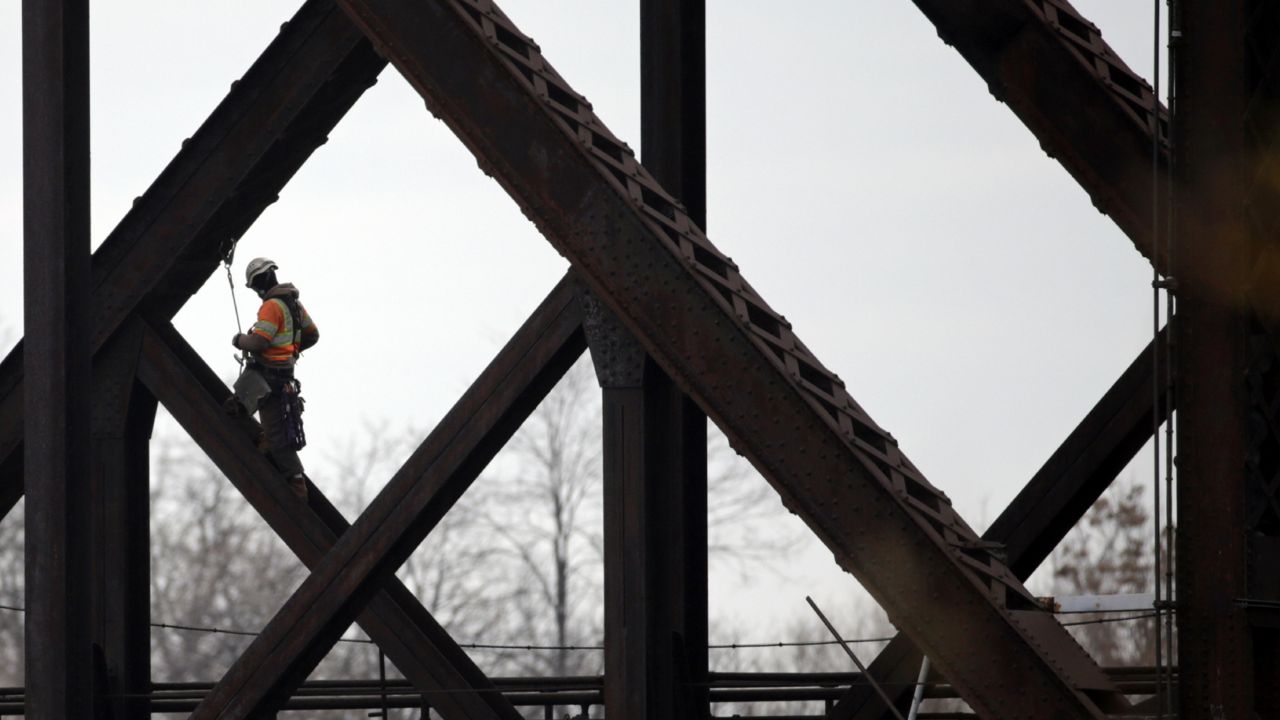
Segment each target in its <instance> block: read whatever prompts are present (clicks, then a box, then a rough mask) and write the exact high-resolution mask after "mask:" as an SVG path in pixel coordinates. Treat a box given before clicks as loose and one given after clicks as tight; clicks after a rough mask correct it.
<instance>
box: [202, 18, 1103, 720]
mask: <svg viewBox="0 0 1280 720" xmlns="http://www.w3.org/2000/svg"><path fill="white" fill-rule="evenodd" d="M342 5H343V7H344V8H346V9H348V10H349V11H350V12H351V15H352V17H353V19H355V21H356V22H357V24H358V25H360V26H361V27H362V28H363V29H364V30H365V32H366V33H367V34H368V35H369V36H370V37H371V38H373V39H374V41H375V44H376V45H377V46H378V47H379V48H380V51H381V52H383V54H384V55H386V56H388V57H389V59H390V60H391V61H392V63H393V64H395V65H396V66H397V68H398V69H399V70H400V71H401V73H402V74H404V75H405V77H406V78H407V79H409V80H410V82H411V83H412V84H413V85H414V86H415V87H416V88H417V89H418V90H419V92H420V93H421V94H422V95H423V96H424V98H426V99H427V102H428V107H430V108H432V110H433V112H436V113H437V114H439V115H440V116H442V117H443V119H444V120H445V121H446V122H447V123H448V124H449V125H450V126H451V127H452V128H453V129H454V130H455V132H457V133H458V134H459V136H460V137H461V138H462V139H463V140H464V142H466V143H467V144H468V146H469V147H471V149H472V151H473V152H475V154H476V155H477V157H478V158H479V159H480V162H481V165H482V167H485V168H487V170H488V171H489V172H491V173H492V174H493V175H494V176H495V177H496V178H497V179H498V180H499V182H501V183H502V184H503V186H504V187H505V188H506V189H507V190H508V191H509V192H510V193H511V194H512V196H513V197H514V198H515V199H516V200H517V202H519V203H520V205H521V206H522V208H523V209H524V210H525V212H526V213H527V214H528V215H529V216H530V217H531V218H532V219H533V220H534V222H535V223H537V224H538V225H539V227H540V228H541V229H542V231H543V233H544V235H546V236H547V237H548V238H549V239H550V240H551V241H552V242H553V243H554V244H555V245H556V246H557V248H558V249H560V251H561V252H562V253H564V254H565V255H566V256H568V257H569V259H570V260H571V262H573V264H574V266H575V268H576V269H577V270H578V272H580V273H581V275H582V277H583V280H584V282H586V283H587V284H588V285H589V286H590V287H591V289H592V290H593V291H594V292H595V293H597V294H598V295H599V296H600V297H601V298H602V299H603V300H604V301H605V302H606V303H607V304H609V305H610V307H611V308H612V309H613V310H614V311H615V312H616V313H617V314H618V315H619V317H620V318H621V319H622V320H623V322H624V323H626V324H627V326H628V327H629V329H631V331H632V332H633V333H634V334H635V335H636V336H637V338H638V339H639V340H640V341H641V342H642V343H643V344H644V345H645V347H646V349H647V350H648V351H649V352H650V354H651V355H653V356H654V357H655V359H657V360H658V362H659V363H660V364H661V365H662V366H663V369H664V370H665V371H666V372H667V373H668V374H670V375H671V376H672V377H673V378H675V379H676V380H677V382H678V383H680V385H681V387H682V388H683V389H684V390H685V391H686V392H687V393H688V394H689V395H690V396H691V397H692V398H694V399H695V401H697V402H698V403H699V405H700V406H701V408H702V409H703V410H704V411H706V412H707V413H708V415H709V416H711V417H713V418H715V419H716V420H717V422H718V423H719V424H720V426H721V428H722V429H723V430H725V431H726V433H727V434H728V435H729V436H730V438H731V439H733V440H734V441H735V443H736V444H737V446H738V447H739V449H740V450H741V451H743V452H744V454H746V455H747V456H748V457H749V458H750V459H751V460H752V461H753V462H754V463H755V464H756V466H757V468H759V469H760V470H761V471H762V473H763V474H764V475H765V476H766V478H767V479H768V480H769V481H770V482H771V483H773V484H774V486H775V487H776V488H777V489H778V490H779V492H780V493H781V494H782V495H783V498H784V501H786V502H788V504H789V505H791V507H792V509H793V510H795V511H796V512H797V513H798V514H799V515H800V516H801V517H803V518H804V519H805V520H806V521H807V522H809V524H810V526H811V527H812V528H813V529H814V530H815V532H817V533H818V535H819V536H820V537H821V538H822V539H823V540H824V541H825V542H826V543H827V544H828V546H830V547H831V548H832V549H833V550H834V551H835V552H836V554H837V559H838V560H839V561H840V562H841V564H842V565H844V566H845V567H846V568H847V569H849V570H850V571H852V572H854V573H855V574H856V575H857V576H858V577H859V578H860V579H861V580H862V581H863V584H864V585H866V586H867V587H868V588H869V589H870V590H871V592H872V593H873V595H875V596H876V597H877V598H878V599H879V600H880V602H881V604H882V605H883V606H885V607H886V608H887V609H888V610H889V612H890V614H891V616H892V617H893V618H894V619H895V621H896V622H897V623H898V624H899V626H900V627H903V628H904V630H905V631H906V632H907V633H908V634H909V635H912V636H913V639H914V640H916V642H917V643H919V644H920V645H922V646H923V647H924V648H925V650H926V651H927V652H929V654H930V656H931V657H934V658H935V660H936V661H937V663H938V664H939V665H940V666H941V667H942V669H943V671H944V672H945V673H946V674H947V676H948V677H949V678H951V680H952V682H953V683H954V684H955V685H956V686H957V687H958V688H959V689H960V690H961V693H962V694H963V695H964V696H965V697H966V699H967V700H969V702H970V704H971V705H973V706H974V707H975V708H977V709H979V710H980V711H985V712H991V713H995V712H1001V713H1008V712H1011V711H1012V712H1019V711H1021V710H1025V711H1026V712H1033V711H1035V712H1045V711H1046V708H1049V712H1060V713H1062V714H1063V715H1064V716H1080V717H1088V716H1096V715H1098V714H1099V713H1100V707H1099V706H1101V707H1102V708H1111V707H1123V706H1124V704H1125V703H1124V701H1123V699H1122V698H1121V697H1120V696H1119V695H1118V693H1116V692H1115V691H1114V689H1113V688H1111V687H1110V686H1109V684H1108V683H1107V682H1106V681H1105V679H1104V678H1102V676H1101V674H1100V673H1099V672H1098V671H1097V668H1096V666H1094V665H1093V664H1092V663H1091V661H1090V660H1089V659H1088V658H1087V656H1085V655H1084V653H1083V652H1082V651H1081V650H1080V649H1079V648H1078V647H1077V646H1075V645H1074V644H1073V643H1072V642H1071V641H1070V640H1069V639H1068V637H1067V636H1066V634H1065V631H1063V629H1062V628H1061V626H1060V625H1058V624H1057V623H1056V622H1055V621H1054V620H1053V619H1052V617H1051V616H1050V615H1048V614H1047V613H1045V612H1044V611H1043V610H1042V609H1040V608H1039V607H1038V606H1037V605H1036V604H1035V603H1034V601H1033V599H1032V598H1030V597H1029V596H1028V595H1027V593H1026V591H1025V589H1023V588H1022V587H1021V584H1020V583H1019V582H1018V581H1017V579H1016V578H1015V577H1014V576H1013V574H1012V573H1011V572H1010V570H1009V569H1008V568H1007V567H1006V566H1005V565H1004V563H1003V562H1002V561H1001V560H1000V559H999V558H998V557H997V556H996V555H994V554H993V553H992V552H991V551H990V550H991V548H990V547H989V545H987V544H984V543H983V542H982V541H981V540H980V539H979V538H977V536H976V535H975V534H974V533H973V532H972V530H971V529H969V528H968V526H967V525H965V524H964V523H963V521H962V520H960V519H959V517H958V516H956V514H955V513H954V511H952V509H951V507H950V504H949V502H947V501H946V498H945V497H944V496H942V495H941V493H939V492H938V491H936V489H934V488H933V487H932V486H931V485H930V484H929V483H928V482H927V481H926V480H925V479H924V478H923V477H922V476H921V475H920V474H919V472H918V471H917V470H916V469H915V468H914V467H913V466H912V465H911V464H910V462H909V461H907V460H906V459H905V457H903V456H902V454H901V453H900V452H899V451H898V450H897V447H896V443H894V442H893V441H892V439H891V438H889V437H888V436H887V434H885V433H884V432H883V431H882V430H880V429H879V428H878V427H877V426H876V425H875V423H874V422H873V421H871V420H870V418H869V417H867V416H866V414H865V413H864V412H863V411H862V410H861V408H859V407H858V406H857V405H856V403H854V402H853V401H852V399H851V398H850V397H849V396H848V394H847V393H846V392H845V391H844V389H843V386H842V384H841V383H840V382H839V380H838V379H836V378H835V377H834V376H833V375H831V374H830V373H829V372H827V371H826V370H825V369H824V368H823V367H822V365H821V363H820V362H818V361H817V359H816V358H814V357H813V356H812V354H810V353H809V352H808V351H807V349H805V348H804V346H803V345H802V344H801V343H799V342H798V340H796V338H795V337H794V335H793V334H792V333H791V332H790V328H789V327H788V326H787V324H786V323H785V321H783V320H782V319H781V318H780V317H779V316H778V315H776V314H775V313H773V312H772V311H771V310H770V309H769V308H768V306H767V304H765V303H764V302H763V300H762V299H761V298H760V297H759V296H758V295H756V294H755V293H754V292H753V291H752V290H751V288H750V286H748V285H747V284H746V283H745V282H743V281H742V279H741V276H740V275H739V274H738V272H737V268H736V267H734V266H733V264H732V263H731V262H730V261H728V260H727V258H725V257H724V256H723V255H722V254H720V253H719V252H718V251H717V250H716V249H715V248H714V246H712V245H711V244H710V243H709V242H708V241H707V240H706V238H705V237H704V236H702V234H701V232H700V231H699V229H698V228H697V227H696V226H694V225H693V224H692V223H690V222H689V220H688V218H687V216H685V214H684V213H683V210H682V209H681V208H680V206H679V204H678V202H676V201H675V200H674V199H673V198H671V197H670V196H669V195H667V194H666V193H665V192H664V191H663V190H662V189H661V188H660V187H659V186H658V185H657V183H655V182H653V180H652V178H651V177H649V176H648V173H646V172H645V171H644V169H643V168H642V167H640V166H639V165H638V164H637V163H636V162H635V160H634V158H633V157H632V156H631V154H630V152H629V151H628V150H627V149H626V148H625V146H624V145H623V144H622V143H620V142H618V140H617V139H616V138H615V137H614V136H612V134H611V133H609V132H608V130H607V129H606V128H604V126H603V125H602V124H601V123H600V122H599V120H598V119H597V118H595V116H594V115H593V114H592V113H591V112H590V110H589V106H588V105H587V103H586V102H585V100H583V99H582V98H581V97H580V96H578V95H576V94H575V93H573V91H572V90H571V89H570V88H569V87H568V86H567V85H566V84H565V83H564V82H563V80H561V79H560V78H559V77H558V76H557V75H556V74H555V72H554V71H553V70H551V69H550V67H549V66H547V65H546V64H545V62H543V60H542V58H541V55H540V54H539V52H538V50H537V48H536V46H534V45H533V43H532V42H531V41H529V40H528V39H527V38H526V37H525V36H524V35H523V34H521V33H520V32H519V30H518V29H516V28H515V27H514V26H513V25H511V24H510V22H509V21H508V20H507V19H506V18H505V17H504V16H503V15H502V14H501V13H500V12H499V11H497V10H496V8H495V7H493V6H492V5H491V4H489V3H472V2H437V3H409V2H404V1H401V0H382V1H379V0H371V1H369V2H357V1H354V0H353V1H350V2H343V3H342ZM762 408H769V409H771V410H772V412H771V413H770V412H767V411H765V412H762V410H761V409H762ZM458 462H460V460H459V459H457V458H450V457H447V456H442V458H441V459H440V460H439V461H438V463H437V464H438V465H439V467H435V468H432V469H431V470H430V471H429V472H427V473H426V474H425V475H424V476H423V481H422V482H415V481H414V480H413V479H411V478H409V477H408V476H407V475H398V476H397V478H395V479H393V480H392V482H391V483H390V484H388V486H387V488H386V489H384V490H383V492H382V493H380V494H379V496H378V497H377V498H376V499H375V500H374V501H373V502H372V503H371V504H370V506H369V508H368V509H367V510H366V511H365V513H363V514H362V516H361V517H360V519H358V520H357V521H356V523H355V525H353V526H352V528H351V530H350V531H349V532H348V533H346V534H345V535H344V536H343V537H342V538H341V539H340V540H339V542H338V544H337V545H336V546H335V548H334V550H333V551H332V552H331V553H330V554H329V556H328V557H326V558H325V559H324V560H323V561H322V562H321V563H320V564H319V566H317V567H316V569H315V570H314V572H313V573H312V575H311V576H310V577H309V578H308V579H307V580H306V581H305V582H304V583H303V585H302V586H301V587H300V588H299V590H298V592H297V593H295V595H294V596H293V598H291V599H290V601H289V603H288V604H286V607H285V608H284V609H283V610H282V611H281V612H280V613H279V614H278V615H277V616H276V618H274V619H273V620H272V621H271V623H269V624H268V626H267V627H266V628H265V629H264V631H263V633H262V634H261V635H259V636H258V638H257V639H256V640H255V641H254V643H253V644H252V645H251V646H250V648H249V649H248V650H246V652H245V654H244V655H243V656H242V657H241V658H240V660H239V661H237V663H236V664H235V665H234V666H233V667H232V669H231V670H230V671H229V672H228V674H227V675H226V676H225V677H224V678H223V680H222V681H221V682H219V683H218V685H217V686H216V687H215V688H214V690H213V692H212V693H210V695H209V696H208V697H207V698H206V700H205V702H204V703H202V705H201V706H200V708H198V709H197V711H196V714H195V716H196V717H209V718H212V717H244V716H247V715H250V714H254V713H257V712H260V711H262V710H264V709H270V708H271V707H272V704H273V703H274V702H278V700H279V698H280V697H282V695H283V694H284V693H285V692H287V690H288V689H290V682H291V680H292V679H294V678H298V679H300V678H301V677H302V676H305V674H306V673H307V672H308V671H309V670H310V668H311V667H313V666H314V664H315V663H316V662H318V661H319V659H320V658H321V657H322V656H323V654H324V653H325V652H327V650H328V647H329V645H331V643H332V642H333V641H334V640H336V638H337V636H338V634H340V633H341V631H342V629H343V628H345V624H346V623H347V622H349V621H350V620H351V619H352V618H353V617H354V616H355V614H356V613H357V612H358V611H359V610H360V608H361V607H362V602H363V600H362V596H363V595H364V594H365V593H366V592H367V588H369V587H373V586H376V582H377V580H378V579H379V578H381V577H385V576H386V575H387V574H389V573H390V572H392V571H394V569H395V567H396V566H398V564H399V563H400V562H401V561H403V559H404V558H405V557H407V555H408V553H409V552H411V551H412V549H413V547H414V546H416V544H417V542H420V540H421V539H422V536H423V535H425V532H424V530H423V528H424V527H428V526H429V525H430V523H431V522H433V521H434V520H435V519H436V518H437V516H438V513H439V508H438V507H437V499H436V496H437V491H436V489H435V487H434V486H436V485H437V484H439V483H442V482H444V479H445V478H447V477H448V476H449V475H450V474H452V473H453V472H456V468H457V463H458ZM872 545H876V547H875V548H871V547H870V546H872ZM979 637H980V638H981V640H982V642H981V644H980V645H979V644H977V643H976V641H977V640H978V638H979ZM996 667H999V668H1000V669H1001V671H1002V672H999V673H993V672H990V671H991V670H992V669H994V668H996ZM1004 684H1007V686H1006V687H1003V688H1001V687H999V686H1000V685H1004ZM1015 688H1017V690H1015ZM1019 690H1020V691H1021V692H1019ZM1019 696H1020V697H1021V698H1023V700H1021V702H1022V703H1025V704H1024V705H1022V706H1021V707H1019V702H1020V701H1019V700H1018V697H1019ZM1028 697H1033V698H1034V699H1033V700H1027V699H1026V698H1028Z"/></svg>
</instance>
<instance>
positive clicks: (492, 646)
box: [0, 603, 1156, 684]
mask: <svg viewBox="0 0 1280 720" xmlns="http://www.w3.org/2000/svg"><path fill="white" fill-rule="evenodd" d="M0 610H8V611H11V612H26V611H27V609H26V608H24V607H20V606H17V605H7V604H4V603H0ZM1153 617H1156V613H1154V612H1151V613H1140V614H1137V615H1126V616H1122V617H1100V618H1090V619H1087V620H1072V621H1068V622H1064V623H1062V626H1063V627H1078V626H1083V625H1103V624H1108V623H1117V622H1127V621H1130V620H1143V619H1147V618H1153ZM149 625H150V626H151V627H153V628H160V629H164V630H180V631H184V632H203V633H209V634H217V635H236V636H241V637H256V636H257V635H258V634H259V633H257V632H255V631H252V630H236V629H230V628H219V627H202V626H199V625H183V624H180V623H163V622H153V623H149ZM893 639H894V636H891V635H886V636H881V637H865V638H846V639H845V640H844V642H845V643H887V642H889V641H891V640H893ZM338 642H344V643H358V644H362V645H373V644H376V643H375V642H374V641H373V640H370V639H369V638H338ZM839 644H840V641H837V640H780V641H775V642H741V643H712V644H709V645H707V649H708V650H749V649H762V648H790V647H818V646H823V645H839ZM458 647H461V648H464V649H468V650H582V651H600V650H604V645H602V644H595V645H539V644H517V643H482V642H472V643H458ZM908 684H910V683H908Z"/></svg>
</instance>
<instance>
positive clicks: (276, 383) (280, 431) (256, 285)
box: [231, 258, 320, 499]
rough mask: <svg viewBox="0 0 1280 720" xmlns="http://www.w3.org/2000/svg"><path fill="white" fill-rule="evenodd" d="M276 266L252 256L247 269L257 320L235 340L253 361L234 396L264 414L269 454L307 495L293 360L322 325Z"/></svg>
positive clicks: (297, 489) (295, 488)
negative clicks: (258, 302) (283, 280)
mask: <svg viewBox="0 0 1280 720" xmlns="http://www.w3.org/2000/svg"><path fill="white" fill-rule="evenodd" d="M276 269H277V265H276V264H275V263H274V262H272V261H271V260H269V259H267V258H254V259H253V260H250V261H249V265H248V266H247V267H246V268H245V273H244V274H245V284H246V285H248V287H249V288H251V289H252V290H253V291H254V292H256V293H258V297H260V298H262V307H261V308H259V309H258V319H257V322H255V323H254V324H253V327H251V328H250V329H249V332H247V333H239V334H237V335H236V336H235V337H233V338H232V339H231V344H232V345H234V346H236V347H237V348H239V349H240V350H244V351H246V352H247V353H248V354H249V363H248V366H247V367H246V368H245V371H244V372H243V373H242V374H241V375H240V379H239V380H237V381H236V399H237V400H238V401H239V402H240V404H241V405H242V406H243V407H244V409H245V410H246V411H248V412H249V413H250V414H252V413H253V412H254V411H255V410H256V411H258V412H260V413H261V418H262V429H263V433H264V435H265V437H266V441H267V447H268V448H269V449H270V454H271V459H272V460H273V461H274V462H275V464H276V466H277V467H279V468H280V470H281V471H282V472H283V473H284V475H285V477H286V478H288V481H289V487H290V488H292V490H293V492H294V494H296V495H298V497H301V498H304V499H305V498H306V496H307V476H306V473H305V472H304V471H303V468H302V460H301V459H300V458H299V457H298V451H299V450H301V449H302V447H303V446H304V445H306V437H305V435H304V434H303V431H302V396H301V395H300V394H299V391H300V389H301V384H300V383H299V382H298V380H297V379H296V378H295V377H294V373H293V371H294V365H295V364H296V363H297V360H298V356H299V355H300V354H301V353H302V351H303V350H306V349H307V348H309V347H311V346H312V345H315V344H316V343H317V342H318V341H319V340H320V330H319V329H318V328H317V327H316V324H315V323H314V322H312V321H311V316H310V315H309V314H307V310H306V308H304V307H302V303H300V302H298V289H297V288H296V287H294V286H293V284H292V283H281V282H279V281H278V280H277V279H276Z"/></svg>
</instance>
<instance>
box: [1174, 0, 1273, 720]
mask: <svg viewBox="0 0 1280 720" xmlns="http://www.w3.org/2000/svg"><path fill="white" fill-rule="evenodd" d="M1181 5H1182V14H1183V15H1182V17H1183V20H1182V28H1183V38H1182V40H1181V44H1180V45H1179V49H1178V57H1177V68H1176V71H1177V77H1178V117H1177V123H1176V130H1175V132H1176V133H1177V136H1176V137H1175V138H1174V156H1175V161H1174V165H1175V167H1176V168H1177V169H1176V172H1177V174H1178V177H1177V180H1178V182H1177V190H1176V192H1177V195H1176V198H1177V202H1178V218H1179V223H1178V227H1177V228H1176V229H1175V236H1174V242H1175V243H1177V245H1176V250H1175V258H1176V259H1175V262H1176V266H1175V267H1174V275H1175V277H1176V279H1177V282H1178V319H1177V323H1176V324H1175V328H1174V330H1175V333H1176V335H1175V338H1174V353H1175V361H1174V362H1175V366H1176V367H1177V368H1178V377H1177V380H1176V390H1175V392H1176V395H1177V398H1178V401H1177V402H1178V415H1177V422H1178V435H1177V438H1178V440H1177V442H1178V474H1179V488H1178V499H1177V501H1178V529H1177V532H1178V545H1177V554H1176V564H1177V575H1178V585H1177V603H1178V607H1177V612H1178V617H1177V620H1178V648H1179V652H1178V662H1179V674H1178V679H1179V688H1180V711H1181V715H1180V716H1181V717H1182V718H1185V719H1186V720H1194V719H1199V718H1204V719H1205V720H1216V719H1218V718H1247V717H1254V714H1253V711H1252V708H1253V696H1254V688H1253V682H1252V678H1253V672H1252V670H1253V668H1252V659H1251V647H1250V637H1249V629H1248V626H1247V622H1246V618H1245V613H1244V610H1243V609H1241V608H1240V607H1239V606H1238V605H1237V604H1236V600H1237V599H1238V598H1241V597H1244V595H1245V591H1246V587H1245V576H1246V566H1245V565H1246V563H1245V546H1244V539H1245V538H1244V527H1245V517H1244V508H1243V500H1244V497H1243V496H1244V492H1243V488H1244V468H1245V438H1246V433H1247V431H1248V428H1247V422H1246V414H1245V403H1244V401H1243V399H1244V387H1243V379H1244V377H1245V358H1246V350H1247V348H1246V340H1247V338H1246V332H1245V331H1246V322H1245V318H1244V316H1243V306H1244V298H1243V292H1244V290H1245V289H1246V280H1247V278H1248V276H1249V272H1248V264H1249V262H1250V255H1251V254H1252V253H1251V249H1250V248H1249V245H1250V243H1249V239H1248V235H1249V233H1248V229H1247V227H1246V222H1245V220H1246V218H1245V216H1244V211H1245V203H1244V202H1242V198H1243V197H1244V184H1245V181H1246V173H1245V167H1246V161H1247V157H1246V150H1245V137H1244V133H1243V123H1242V118H1243V117H1244V113H1245V109H1246V93H1245V86H1244V79H1243V76H1244V72H1243V68H1244V62H1245V58H1244V54H1245V46H1244V44H1243V42H1242V31H1243V28H1244V25H1245V23H1244V20H1245V18H1244V3H1243V2H1242V0H1183V1H1182V2H1181Z"/></svg>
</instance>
